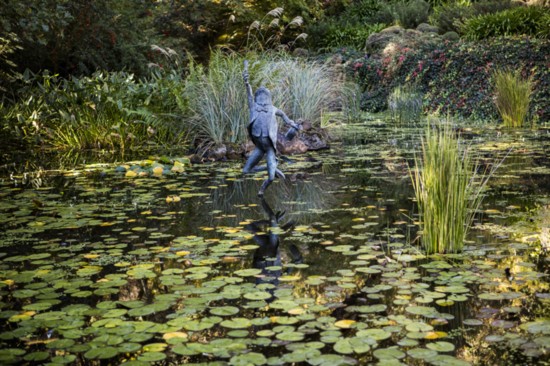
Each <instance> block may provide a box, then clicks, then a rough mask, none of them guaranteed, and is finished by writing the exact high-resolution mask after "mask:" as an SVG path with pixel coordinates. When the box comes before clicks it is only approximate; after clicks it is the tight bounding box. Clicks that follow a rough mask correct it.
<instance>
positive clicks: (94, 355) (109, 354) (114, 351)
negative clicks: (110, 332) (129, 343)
mask: <svg viewBox="0 0 550 366" xmlns="http://www.w3.org/2000/svg"><path fill="white" fill-rule="evenodd" d="M118 353H119V350H118V348H116V347H97V348H92V349H90V350H89V351H88V352H86V353H84V357H85V358H87V359H91V360H96V359H98V360H104V359H108V358H113V357H115V356H116V355H118Z"/></svg>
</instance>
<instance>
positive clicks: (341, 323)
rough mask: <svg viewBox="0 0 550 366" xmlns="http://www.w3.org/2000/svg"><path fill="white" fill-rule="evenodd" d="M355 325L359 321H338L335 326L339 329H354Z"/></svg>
mask: <svg viewBox="0 0 550 366" xmlns="http://www.w3.org/2000/svg"><path fill="white" fill-rule="evenodd" d="M355 323H357V321H355V320H351V319H343V320H339V321H337V322H336V323H334V325H335V326H336V327H338V328H342V329H349V328H352V327H353V326H354V325H355Z"/></svg>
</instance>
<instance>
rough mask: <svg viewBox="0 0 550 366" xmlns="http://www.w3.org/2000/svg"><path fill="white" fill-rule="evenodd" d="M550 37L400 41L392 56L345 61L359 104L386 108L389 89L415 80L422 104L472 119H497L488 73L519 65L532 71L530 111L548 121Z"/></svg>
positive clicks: (367, 106) (490, 74)
mask: <svg viewBox="0 0 550 366" xmlns="http://www.w3.org/2000/svg"><path fill="white" fill-rule="evenodd" d="M549 54H550V42H549V41H548V40H536V39H529V38H519V39H512V38H497V39H491V40H490V41H487V42H485V41H479V42H466V41H460V42H446V43H442V44H439V45H433V44H431V45H429V44H427V45H424V46H422V47H420V48H418V49H411V48H408V47H403V46H398V47H396V49H395V50H394V52H393V53H392V54H390V55H362V56H360V57H358V56H355V57H354V58H353V59H351V60H349V62H348V63H347V64H348V72H349V73H350V74H352V75H353V76H354V77H355V79H356V80H357V81H358V82H359V83H360V85H361V86H362V87H363V90H364V99H363V108H364V109H366V110H368V111H373V112H377V111H381V110H384V109H386V108H387V103H386V101H387V98H388V95H389V94H390V93H391V91H392V90H393V89H394V88H395V87H397V86H399V85H403V84H413V85H414V86H415V87H416V88H417V89H418V90H419V91H420V92H423V93H424V94H425V98H424V108H425V109H426V110H428V111H439V112H441V113H450V114H451V115H455V116H460V117H464V118H470V119H478V120H487V119H492V120H494V119H498V113H497V110H496V107H495V106H494V103H493V96H494V92H493V90H494V89H493V86H492V82H491V77H492V72H493V71H494V70H495V69H497V68H510V69H516V68H518V67H519V68H521V70H522V73H523V74H524V75H526V76H527V75H529V74H531V75H532V76H533V79H534V82H535V90H534V93H533V98H532V103H531V114H532V117H533V118H534V119H535V120H538V121H541V122H542V121H549V120H550V71H549V70H550V61H549V59H548V55H549Z"/></svg>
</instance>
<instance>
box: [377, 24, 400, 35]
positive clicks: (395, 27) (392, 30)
mask: <svg viewBox="0 0 550 366" xmlns="http://www.w3.org/2000/svg"><path fill="white" fill-rule="evenodd" d="M404 31H405V28H403V27H402V26H400V25H392V26H391V27H388V28H384V29H382V30H381V31H380V33H382V34H388V33H389V34H402V33H403V32H404Z"/></svg>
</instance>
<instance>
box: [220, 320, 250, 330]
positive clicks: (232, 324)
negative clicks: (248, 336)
mask: <svg viewBox="0 0 550 366" xmlns="http://www.w3.org/2000/svg"><path fill="white" fill-rule="evenodd" d="M220 325H221V326H222V327H225V328H230V329H242V328H248V327H250V326H251V325H252V323H251V321H250V320H249V319H247V318H233V319H228V320H224V321H222V322H221V323H220Z"/></svg>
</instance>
